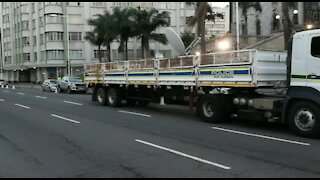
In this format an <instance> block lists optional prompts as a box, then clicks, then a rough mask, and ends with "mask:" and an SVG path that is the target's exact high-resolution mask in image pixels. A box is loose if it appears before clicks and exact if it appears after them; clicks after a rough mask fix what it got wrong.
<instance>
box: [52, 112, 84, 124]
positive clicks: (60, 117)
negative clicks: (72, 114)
mask: <svg viewBox="0 0 320 180" xmlns="http://www.w3.org/2000/svg"><path fill="white" fill-rule="evenodd" d="M51 116H53V117H56V118H59V119H62V120H66V121H70V122H73V123H78V124H79V123H80V122H79V121H75V120H72V119H69V118H65V117H62V116H58V115H55V114H51Z"/></svg>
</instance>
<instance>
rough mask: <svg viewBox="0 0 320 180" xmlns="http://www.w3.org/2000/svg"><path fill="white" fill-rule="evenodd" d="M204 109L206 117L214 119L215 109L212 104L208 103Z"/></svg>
mask: <svg viewBox="0 0 320 180" xmlns="http://www.w3.org/2000/svg"><path fill="white" fill-rule="evenodd" d="M202 107H203V112H204V115H205V116H207V117H212V116H213V115H214V108H213V104H212V103H210V102H206V103H204V104H203V106H202Z"/></svg>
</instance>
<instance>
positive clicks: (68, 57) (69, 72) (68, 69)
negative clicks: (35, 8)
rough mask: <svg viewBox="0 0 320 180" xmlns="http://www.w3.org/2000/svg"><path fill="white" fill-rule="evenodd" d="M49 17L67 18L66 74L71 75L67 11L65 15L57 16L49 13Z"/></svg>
mask: <svg viewBox="0 0 320 180" xmlns="http://www.w3.org/2000/svg"><path fill="white" fill-rule="evenodd" d="M50 16H51V17H64V18H67V36H66V37H67V52H68V53H67V74H68V76H71V63H70V52H69V49H70V43H69V16H68V13H66V16H58V15H57V14H51V15H50Z"/></svg>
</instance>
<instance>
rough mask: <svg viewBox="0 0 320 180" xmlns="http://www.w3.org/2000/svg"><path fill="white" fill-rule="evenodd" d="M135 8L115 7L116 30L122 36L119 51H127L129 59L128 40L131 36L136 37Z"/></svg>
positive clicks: (126, 57)
mask: <svg viewBox="0 0 320 180" xmlns="http://www.w3.org/2000/svg"><path fill="white" fill-rule="evenodd" d="M134 13H135V10H134V9H133V8H125V9H120V8H119V7H115V8H113V14H112V16H113V17H114V23H115V26H114V27H115V30H116V32H118V33H119V36H120V45H119V48H118V52H120V53H125V59H126V60H128V59H129V58H128V41H129V38H131V37H134V36H135V35H136V34H135V32H134V28H135V22H134Z"/></svg>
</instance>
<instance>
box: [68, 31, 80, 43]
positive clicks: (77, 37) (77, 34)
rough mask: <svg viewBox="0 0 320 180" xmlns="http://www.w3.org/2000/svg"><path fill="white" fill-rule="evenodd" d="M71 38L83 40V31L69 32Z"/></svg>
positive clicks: (72, 39)
mask: <svg viewBox="0 0 320 180" xmlns="http://www.w3.org/2000/svg"><path fill="white" fill-rule="evenodd" d="M69 40H70V41H81V40H82V33H81V32H69Z"/></svg>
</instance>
